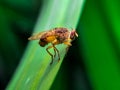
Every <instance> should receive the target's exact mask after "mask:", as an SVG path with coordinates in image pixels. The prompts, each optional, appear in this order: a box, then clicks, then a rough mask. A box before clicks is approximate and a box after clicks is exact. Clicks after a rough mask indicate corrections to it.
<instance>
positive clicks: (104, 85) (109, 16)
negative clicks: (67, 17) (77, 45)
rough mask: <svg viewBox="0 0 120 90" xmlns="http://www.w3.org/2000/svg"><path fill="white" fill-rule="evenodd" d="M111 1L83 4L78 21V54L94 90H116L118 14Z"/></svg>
mask: <svg viewBox="0 0 120 90" xmlns="http://www.w3.org/2000/svg"><path fill="white" fill-rule="evenodd" d="M115 1H116V2H115ZM115 1H110V2H109V1H108V0H107V1H105V2H104V1H103V0H102V1H96V2H95V1H94V0H91V1H87V2H86V5H85V8H84V11H83V16H82V19H81V26H82V31H80V32H79V34H80V36H81V40H82V49H83V51H82V52H83V56H84V59H85V61H84V62H85V64H86V68H87V72H88V74H89V77H90V80H91V83H92V85H93V86H92V87H93V88H94V90H120V73H119V64H118V61H119V60H120V57H119V54H120V53H119V52H120V49H119V46H120V44H119V41H120V39H119V36H120V33H119V30H120V26H119V25H118V23H119V20H120V17H118V15H117V13H120V12H118V11H117V10H116V8H115V7H118V6H119V5H118V4H117V0H115ZM118 3H119V1H118ZM117 5H118V6H117ZM111 32H114V33H111ZM115 32H116V33H115ZM110 33H111V34H110ZM113 42H114V43H113Z"/></svg>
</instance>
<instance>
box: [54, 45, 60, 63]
mask: <svg viewBox="0 0 120 90" xmlns="http://www.w3.org/2000/svg"><path fill="white" fill-rule="evenodd" d="M53 48H54V50H55V51H57V54H58V61H60V53H59V50H58V49H57V48H56V47H55V45H54V44H53Z"/></svg>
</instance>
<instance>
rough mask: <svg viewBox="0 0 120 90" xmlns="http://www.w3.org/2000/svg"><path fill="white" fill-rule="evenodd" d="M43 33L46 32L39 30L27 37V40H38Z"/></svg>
mask: <svg viewBox="0 0 120 90" xmlns="http://www.w3.org/2000/svg"><path fill="white" fill-rule="evenodd" d="M45 33H46V31H43V32H40V33H38V34H35V35H33V36H31V37H29V38H28V40H38V39H40V38H41V36H42V35H43V34H45Z"/></svg>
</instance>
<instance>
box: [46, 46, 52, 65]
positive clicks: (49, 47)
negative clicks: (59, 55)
mask: <svg viewBox="0 0 120 90" xmlns="http://www.w3.org/2000/svg"><path fill="white" fill-rule="evenodd" d="M51 48H54V47H53V46H48V47H47V48H46V51H47V52H48V54H49V55H50V56H51V58H52V61H51V62H50V65H51V64H52V63H53V55H52V53H50V51H49V49H51Z"/></svg>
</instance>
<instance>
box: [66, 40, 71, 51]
mask: <svg viewBox="0 0 120 90" xmlns="http://www.w3.org/2000/svg"><path fill="white" fill-rule="evenodd" d="M64 44H65V45H67V48H66V52H68V50H69V47H70V46H72V44H71V43H70V42H69V41H66V42H64Z"/></svg>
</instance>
